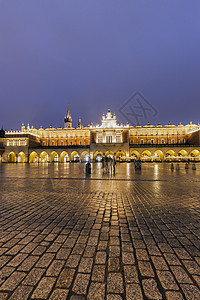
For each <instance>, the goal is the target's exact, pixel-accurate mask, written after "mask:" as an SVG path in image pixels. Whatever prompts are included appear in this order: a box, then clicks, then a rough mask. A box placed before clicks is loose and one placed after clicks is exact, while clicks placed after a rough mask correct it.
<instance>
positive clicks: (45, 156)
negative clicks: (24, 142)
mask: <svg viewBox="0 0 200 300" xmlns="http://www.w3.org/2000/svg"><path fill="white" fill-rule="evenodd" d="M40 159H41V162H48V159H49V156H48V154H47V152H46V151H42V152H41V154H40Z"/></svg>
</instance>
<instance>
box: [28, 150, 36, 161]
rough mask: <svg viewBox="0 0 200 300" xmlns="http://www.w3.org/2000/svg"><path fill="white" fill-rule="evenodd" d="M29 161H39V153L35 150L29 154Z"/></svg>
mask: <svg viewBox="0 0 200 300" xmlns="http://www.w3.org/2000/svg"><path fill="white" fill-rule="evenodd" d="M29 162H30V163H35V162H38V154H37V152H35V151H32V152H31V153H30V155H29Z"/></svg>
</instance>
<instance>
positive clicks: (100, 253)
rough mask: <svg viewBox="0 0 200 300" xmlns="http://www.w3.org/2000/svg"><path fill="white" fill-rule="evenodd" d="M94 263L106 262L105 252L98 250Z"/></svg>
mask: <svg viewBox="0 0 200 300" xmlns="http://www.w3.org/2000/svg"><path fill="white" fill-rule="evenodd" d="M95 263H96V264H105V263H106V252H104V251H98V252H97V254H96V258H95Z"/></svg>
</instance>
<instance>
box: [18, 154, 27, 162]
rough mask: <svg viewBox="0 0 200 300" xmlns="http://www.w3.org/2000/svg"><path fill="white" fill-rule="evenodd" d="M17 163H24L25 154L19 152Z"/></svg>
mask: <svg viewBox="0 0 200 300" xmlns="http://www.w3.org/2000/svg"><path fill="white" fill-rule="evenodd" d="M17 161H18V163H24V162H25V153H24V152H20V153H19V154H18V158H17Z"/></svg>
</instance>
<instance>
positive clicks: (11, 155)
mask: <svg viewBox="0 0 200 300" xmlns="http://www.w3.org/2000/svg"><path fill="white" fill-rule="evenodd" d="M8 162H16V154H15V153H14V152H10V153H9V154H8Z"/></svg>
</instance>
